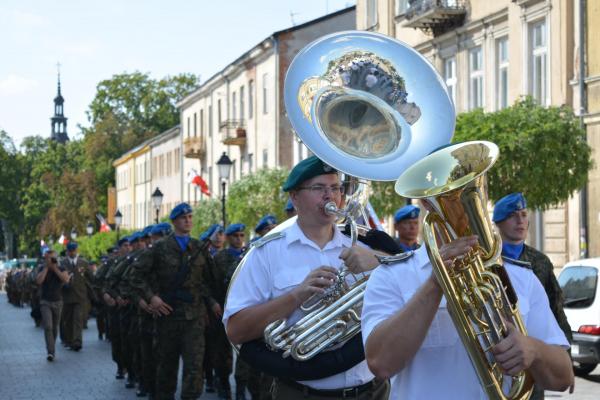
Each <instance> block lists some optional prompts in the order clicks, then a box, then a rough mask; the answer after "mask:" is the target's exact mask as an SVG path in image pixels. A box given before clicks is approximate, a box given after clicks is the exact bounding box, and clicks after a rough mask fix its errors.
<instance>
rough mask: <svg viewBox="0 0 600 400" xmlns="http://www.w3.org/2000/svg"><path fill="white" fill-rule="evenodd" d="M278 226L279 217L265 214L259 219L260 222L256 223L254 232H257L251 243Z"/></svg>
mask: <svg viewBox="0 0 600 400" xmlns="http://www.w3.org/2000/svg"><path fill="white" fill-rule="evenodd" d="M276 226H277V218H275V217H274V216H273V215H265V216H264V217H262V218H261V219H260V220H259V221H258V224H256V227H255V228H254V233H256V236H254V238H252V241H251V242H250V243H253V242H255V241H257V240H258V239H260V238H261V237H263V236H265V235H266V234H267V233H269V232H270V231H271V230H272V229H273V228H275V227H276Z"/></svg>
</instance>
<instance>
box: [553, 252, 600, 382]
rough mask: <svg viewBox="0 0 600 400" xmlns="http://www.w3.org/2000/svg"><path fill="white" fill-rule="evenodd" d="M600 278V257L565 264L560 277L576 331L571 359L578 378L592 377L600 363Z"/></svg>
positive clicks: (567, 311) (566, 311) (566, 305)
mask: <svg viewBox="0 0 600 400" xmlns="http://www.w3.org/2000/svg"><path fill="white" fill-rule="evenodd" d="M599 275H600V258H588V259H583V260H577V261H572V262H570V263H568V264H566V265H565V266H564V268H563V269H562V271H561V272H560V275H559V276H558V283H559V284H560V287H561V288H562V291H563V295H564V298H565V302H564V309H565V314H566V315H567V320H568V321H569V324H570V325H571V330H573V343H572V344H571V356H572V358H573V362H574V369H575V372H576V373H577V374H578V375H586V374H589V373H590V372H592V371H593V370H594V369H595V368H596V366H597V365H598V363H600V286H599V285H598V276H599Z"/></svg>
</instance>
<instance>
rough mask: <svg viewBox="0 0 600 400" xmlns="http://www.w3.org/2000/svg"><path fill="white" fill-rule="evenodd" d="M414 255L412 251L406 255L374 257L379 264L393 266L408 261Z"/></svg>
mask: <svg viewBox="0 0 600 400" xmlns="http://www.w3.org/2000/svg"><path fill="white" fill-rule="evenodd" d="M414 254H415V252H414V251H407V252H406V253H400V254H395V255H393V256H379V255H376V256H375V257H377V260H378V261H379V263H380V264H383V265H393V264H398V263H401V262H403V261H406V260H408V259H409V258H411V257H412V256H413V255H414Z"/></svg>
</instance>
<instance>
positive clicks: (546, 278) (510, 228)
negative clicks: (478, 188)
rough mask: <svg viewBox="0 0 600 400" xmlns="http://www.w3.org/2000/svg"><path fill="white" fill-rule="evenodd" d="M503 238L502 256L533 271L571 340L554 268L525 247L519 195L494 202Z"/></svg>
mask: <svg viewBox="0 0 600 400" xmlns="http://www.w3.org/2000/svg"><path fill="white" fill-rule="evenodd" d="M492 219H493V221H494V222H495V223H496V226H497V227H498V230H499V232H500V236H501V237H502V257H503V258H505V259H507V260H508V261H509V262H512V263H514V264H516V265H521V266H523V267H525V268H530V269H532V270H533V273H534V274H535V276H537V277H538V279H539V280H540V282H541V283H542V286H543V287H544V290H545V291H546V294H547V296H548V301H549V302H550V309H551V310H552V314H554V317H555V318H556V321H557V322H558V325H559V326H560V328H561V330H562V331H563V332H564V334H565V336H566V337H567V339H568V340H569V342H571V341H572V339H573V336H572V333H571V327H570V325H569V322H568V321H567V316H566V315H565V311H564V309H563V301H564V298H563V293H562V290H561V289H560V286H559V285H558V281H557V280H556V276H555V275H554V266H553V265H552V262H551V261H550V259H549V258H548V257H547V256H546V255H545V254H544V253H542V252H540V251H538V250H536V249H534V248H533V247H531V246H528V245H526V244H525V239H526V238H527V231H528V228H529V215H528V211H527V201H526V200H525V197H524V196H523V194H522V193H511V194H509V195H507V196H505V197H503V198H501V199H500V200H498V202H497V203H496V205H495V207H494V215H493V217H492ZM543 398H544V390H543V389H540V388H539V387H534V392H533V394H532V396H531V398H530V399H534V400H539V399H543Z"/></svg>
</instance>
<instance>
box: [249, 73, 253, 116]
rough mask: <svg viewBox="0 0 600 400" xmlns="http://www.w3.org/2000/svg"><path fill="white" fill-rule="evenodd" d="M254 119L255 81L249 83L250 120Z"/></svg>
mask: <svg viewBox="0 0 600 400" xmlns="http://www.w3.org/2000/svg"><path fill="white" fill-rule="evenodd" d="M250 118H254V81H250V82H248V119H250Z"/></svg>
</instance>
